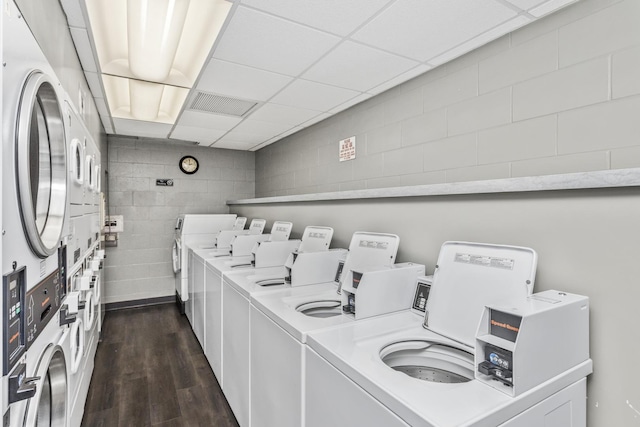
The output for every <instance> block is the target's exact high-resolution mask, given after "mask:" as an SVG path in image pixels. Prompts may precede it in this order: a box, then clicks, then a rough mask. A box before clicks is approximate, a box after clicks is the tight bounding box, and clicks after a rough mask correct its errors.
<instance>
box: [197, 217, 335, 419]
mask: <svg viewBox="0 0 640 427" xmlns="http://www.w3.org/2000/svg"><path fill="white" fill-rule="evenodd" d="M332 237H333V229H332V228H330V227H318V226H308V227H306V228H305V230H304V232H303V234H302V238H301V240H300V241H298V245H295V246H296V247H294V246H293V245H286V246H284V245H285V244H287V243H288V242H287V241H280V242H264V243H262V244H260V246H259V247H257V248H255V250H254V256H255V259H254V260H253V261H254V265H255V268H251V267H249V268H246V269H242V270H241V271H232V272H229V273H224V274H223V285H222V293H221V295H222V301H221V304H220V305H218V306H216V307H212V308H211V309H210V308H209V307H207V312H208V313H210V316H212V317H209V318H208V319H207V336H208V337H209V336H210V335H209V328H211V329H213V328H215V329H216V330H215V331H211V332H212V333H211V341H207V346H206V348H207V350H206V353H205V354H207V356H208V357H210V360H211V361H213V363H211V365H212V368H213V370H214V373H215V374H216V376H217V377H218V381H219V382H220V384H221V385H222V389H223V391H224V392H225V395H226V398H227V400H228V402H229V404H230V406H231V408H232V409H233V411H234V413H235V414H236V417H237V418H239V419H241V420H245V421H243V422H245V423H246V420H248V419H249V394H250V384H249V368H250V364H249V356H250V354H249V346H250V330H249V326H250V322H249V315H250V298H251V296H252V295H254V294H257V293H261V292H273V291H275V290H277V289H281V288H283V287H285V286H289V285H288V284H286V283H285V280H284V278H285V276H286V275H287V268H286V267H284V265H283V264H284V263H285V262H286V261H287V259H288V258H289V257H290V256H291V253H295V254H300V253H303V252H300V251H301V250H309V251H313V252H304V253H313V254H318V253H322V252H324V253H326V252H329V251H328V249H329V245H330V244H331V238H332ZM289 242H290V241H289ZM285 250H288V251H289V254H287V253H286V252H285ZM343 252H344V251H343ZM265 257H266V258H267V260H266V261H264V260H262V259H261V258H265ZM275 258H278V263H279V265H278V266H274V267H260V266H261V265H272V264H274V265H275ZM334 258H335V265H334V266H333V270H334V271H335V269H336V268H337V265H338V258H337V257H334ZM214 313H215V314H214ZM213 316H215V317H213ZM245 425H246V424H245Z"/></svg>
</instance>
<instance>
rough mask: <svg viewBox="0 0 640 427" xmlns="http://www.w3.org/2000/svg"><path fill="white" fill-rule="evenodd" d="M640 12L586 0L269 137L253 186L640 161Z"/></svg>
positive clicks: (287, 189) (322, 186) (490, 174)
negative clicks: (342, 147)
mask: <svg viewBox="0 0 640 427" xmlns="http://www.w3.org/2000/svg"><path fill="white" fill-rule="evenodd" d="M638 16H640V2H638V1H637V0H581V1H579V2H578V3H576V4H574V5H571V6H569V7H567V8H565V9H563V10H561V11H559V12H557V13H555V14H553V15H550V16H548V17H546V18H543V19H541V20H539V21H537V22H534V23H533V24H531V25H529V26H526V27H524V28H522V29H520V30H518V31H516V32H514V33H511V34H509V35H507V36H504V37H502V38H500V39H498V40H496V41H494V42H492V43H490V44H488V45H486V46H483V47H481V48H479V49H476V50H474V51H472V52H470V53H468V54H466V55H464V56H462V57H460V58H458V59H456V60H454V61H452V62H450V63H448V64H445V65H443V66H440V67H438V68H436V69H433V70H430V71H428V72H427V73H425V74H423V75H421V76H418V77H416V78H415V79H413V80H411V81H408V82H406V83H404V84H403V85H401V86H398V87H396V88H393V89H390V90H389V91H387V92H384V93H382V94H380V95H378V96H376V97H374V98H371V99H369V100H367V101H365V102H363V103H361V104H358V105H356V106H354V107H352V108H350V109H348V110H346V111H343V112H342V113H339V114H337V115H335V116H333V117H331V118H329V119H327V120H325V121H323V122H320V123H318V124H316V125H314V126H312V127H310V128H307V129H304V130H302V131H300V132H298V133H296V134H294V135H291V136H289V137H287V138H285V139H283V140H281V141H278V142H276V143H275V144H272V145H270V146H267V147H265V148H263V149H261V150H259V151H258V152H257V155H256V165H257V169H256V196H258V197H266V196H278V195H290V194H303V193H315V192H324V191H339V190H349V189H364V188H381V187H393V186H403V185H419V184H434V183H442V182H460V181H469V180H483V179H495V178H509V177H521V176H536V175H546V174H562V173H571V172H588V171H596V170H605V169H616V168H629V167H640V139H639V138H638V135H640V121H639V120H637V117H638V113H639V112H640V83H639V82H640V79H638V75H640V30H638V20H637V17H638ZM351 136H355V137H356V149H357V153H356V159H355V160H351V161H347V162H342V163H340V162H339V160H338V141H339V140H341V139H344V138H348V137H351Z"/></svg>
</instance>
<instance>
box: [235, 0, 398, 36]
mask: <svg viewBox="0 0 640 427" xmlns="http://www.w3.org/2000/svg"><path fill="white" fill-rule="evenodd" d="M390 2H391V0H349V1H344V0H323V1H308V2H305V3H304V6H301V5H300V0H275V1H274V0H270V1H264V0H243V1H242V4H246V5H247V6H251V7H254V8H256V9H260V10H263V11H265V12H269V13H272V14H274V15H278V16H281V17H283V18H286V19H290V20H292V21H295V22H299V23H301V24H304V25H308V26H310V27H314V28H318V29H321V30H323V31H327V32H330V33H333V34H337V35H340V36H346V35H348V34H350V33H351V32H353V31H354V30H355V29H356V28H358V27H359V26H360V25H362V24H363V23H365V22H366V21H367V20H369V19H370V18H371V17H372V16H374V15H375V14H376V13H378V12H379V11H380V10H381V9H382V8H383V7H385V6H386V5H387V4H389V3H390Z"/></svg>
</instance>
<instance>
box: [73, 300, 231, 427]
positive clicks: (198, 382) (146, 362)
mask: <svg viewBox="0 0 640 427" xmlns="http://www.w3.org/2000/svg"><path fill="white" fill-rule="evenodd" d="M82 425H83V426H87V427H89V426H90V427H98V426H108V427H112V426H136V427H137V426H166V427H168V426H171V427H178V426H220V427H226V426H233V427H237V426H238V423H237V421H236V419H235V417H234V416H233V413H232V412H231V409H230V408H229V405H228V403H227V401H226V399H225V398H224V395H223V394H222V390H221V389H220V386H219V385H218V382H217V381H216V378H215V376H214V375H213V372H212V371H211V368H210V367H209V363H208V362H207V360H206V358H205V356H204V354H203V352H202V348H201V347H200V344H199V343H198V340H197V339H196V337H195V335H194V334H193V331H192V330H191V327H190V325H189V321H188V320H187V318H186V317H185V316H183V315H180V313H179V312H178V309H177V307H176V306H175V305H173V304H164V305H156V306H151V307H144V308H136V309H128V310H119V311H110V312H108V313H107V315H106V316H105V321H104V325H103V328H102V342H101V343H100V344H99V346H98V351H97V353H96V359H95V368H94V371H93V377H92V379H91V386H90V387H89V395H88V396H87V403H86V405H85V412H84V418H83V420H82Z"/></svg>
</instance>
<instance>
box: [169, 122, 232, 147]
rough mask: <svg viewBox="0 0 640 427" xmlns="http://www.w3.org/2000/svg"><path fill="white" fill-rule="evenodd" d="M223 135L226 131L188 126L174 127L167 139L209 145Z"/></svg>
mask: <svg viewBox="0 0 640 427" xmlns="http://www.w3.org/2000/svg"><path fill="white" fill-rule="evenodd" d="M225 133H226V131H223V130H213V129H204V128H201V127H190V126H176V127H175V128H174V129H173V132H171V135H169V138H170V139H181V140H183V141H195V142H200V143H202V144H205V145H209V144H211V143H212V142H214V141H216V140H217V139H218V138H220V137H221V136H222V135H224V134H225Z"/></svg>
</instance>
